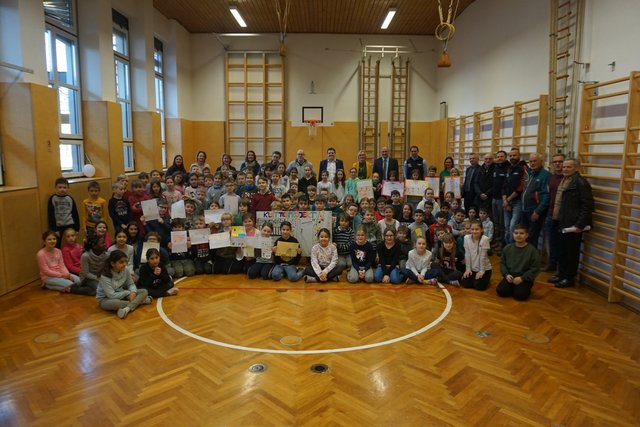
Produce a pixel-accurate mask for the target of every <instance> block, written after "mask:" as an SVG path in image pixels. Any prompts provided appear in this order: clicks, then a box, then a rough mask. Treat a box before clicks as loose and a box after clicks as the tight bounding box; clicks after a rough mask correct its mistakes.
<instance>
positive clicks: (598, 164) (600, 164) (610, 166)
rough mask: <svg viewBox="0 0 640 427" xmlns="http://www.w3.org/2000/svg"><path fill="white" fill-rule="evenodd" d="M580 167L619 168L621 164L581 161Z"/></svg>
mask: <svg viewBox="0 0 640 427" xmlns="http://www.w3.org/2000/svg"><path fill="white" fill-rule="evenodd" d="M582 167H583V168H601V169H621V168H622V165H616V164H613V163H582ZM618 179H620V178H618Z"/></svg>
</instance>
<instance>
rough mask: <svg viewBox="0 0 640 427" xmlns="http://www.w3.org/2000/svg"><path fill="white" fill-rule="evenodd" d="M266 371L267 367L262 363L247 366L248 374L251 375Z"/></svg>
mask: <svg viewBox="0 0 640 427" xmlns="http://www.w3.org/2000/svg"><path fill="white" fill-rule="evenodd" d="M266 370H267V365H265V364H264V363H255V364H253V365H251V366H249V372H251V373H253V374H259V373H261V372H264V371H266Z"/></svg>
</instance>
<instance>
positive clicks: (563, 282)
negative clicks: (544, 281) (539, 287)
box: [556, 279, 575, 288]
mask: <svg viewBox="0 0 640 427" xmlns="http://www.w3.org/2000/svg"><path fill="white" fill-rule="evenodd" d="M574 286H575V283H573V280H569V279H562V280H560V281H559V282H556V288H572V287H574Z"/></svg>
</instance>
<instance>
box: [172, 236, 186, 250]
mask: <svg viewBox="0 0 640 427" xmlns="http://www.w3.org/2000/svg"><path fill="white" fill-rule="evenodd" d="M187 250H188V248H187V232H186V231H172V232H171V253H174V254H179V253H182V252H187Z"/></svg>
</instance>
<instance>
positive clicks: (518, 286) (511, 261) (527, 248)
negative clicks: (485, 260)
mask: <svg viewBox="0 0 640 427" xmlns="http://www.w3.org/2000/svg"><path fill="white" fill-rule="evenodd" d="M528 238H529V230H528V229H527V226H526V225H523V224H518V225H516V226H515V227H514V229H513V241H514V243H511V244H509V245H507V246H505V247H504V249H503V250H502V256H501V257H500V273H502V280H501V281H500V283H498V287H497V288H496V292H497V293H498V295H499V296H501V297H511V296H512V297H513V298H514V299H517V300H518V301H526V300H527V299H529V295H531V288H532V287H533V282H534V281H535V280H536V276H537V275H538V273H540V254H539V253H538V250H537V249H536V248H535V247H534V246H533V245H531V244H530V243H528V242H527V239H528Z"/></svg>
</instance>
